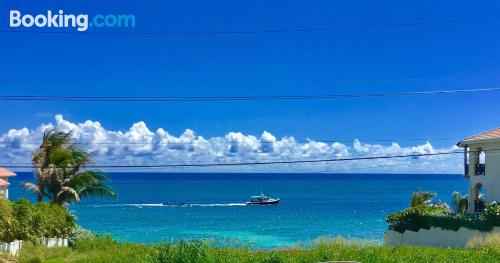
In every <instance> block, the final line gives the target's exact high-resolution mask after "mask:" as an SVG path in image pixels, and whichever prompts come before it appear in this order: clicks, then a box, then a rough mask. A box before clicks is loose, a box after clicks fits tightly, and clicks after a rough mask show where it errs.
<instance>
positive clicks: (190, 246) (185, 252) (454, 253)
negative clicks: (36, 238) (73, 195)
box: [13, 237, 500, 263]
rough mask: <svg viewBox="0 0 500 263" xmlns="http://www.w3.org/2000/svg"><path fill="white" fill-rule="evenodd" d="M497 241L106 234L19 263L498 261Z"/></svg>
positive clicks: (24, 256) (32, 248)
mask: <svg viewBox="0 0 500 263" xmlns="http://www.w3.org/2000/svg"><path fill="white" fill-rule="evenodd" d="M481 244H482V243H481ZM499 258H500V248H499V247H498V243H488V244H487V245H486V246H484V245H481V246H480V247H479V248H473V249H452V248H431V247H407V246H400V247H383V246H379V245H377V244H375V243H373V242H369V241H356V242H354V241H346V240H342V239H320V240H318V241H316V242H315V243H314V244H312V245H311V246H308V247H299V246H298V247H293V248H287V249H277V250H253V249H250V248H245V247H241V248H229V247H215V246H211V245H210V243H208V242H204V241H185V242H180V243H178V244H171V243H166V244H158V245H145V244H130V243H120V242H117V241H114V240H112V239H111V238H109V237H93V238H89V239H84V240H80V241H77V242H76V243H75V244H74V245H73V246H72V247H69V248H68V247H65V248H64V247H61V248H47V247H44V246H40V245H32V244H29V245H27V246H25V247H23V250H22V251H21V255H20V256H19V258H18V259H13V260H19V261H20V262H21V263H22V262H134V263H135V262H150V263H156V262H158V263H160V262H161V263H177V262H178V263H188V262H190V263H198V262H199V263H211V262H213V263H225V262H227V263H233V262H234V263H246V262H248V263H250V262H252V263H253V262H257V263H259V262H262V263H267V262H269V263H280V262H286V263H292V262H304V263H311V262H327V261H358V262H375V263H376V262H409V263H412V262H450V263H451V262H453V263H455V262H498V261H497V260H498V259H499Z"/></svg>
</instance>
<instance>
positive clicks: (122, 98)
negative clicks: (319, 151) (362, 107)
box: [0, 88, 500, 102]
mask: <svg viewBox="0 0 500 263" xmlns="http://www.w3.org/2000/svg"><path fill="white" fill-rule="evenodd" d="M495 91H500V88H477V89H453V90H430V91H405V92H385V93H351V94H326V95H269V96H50V95H0V100H4V101H86V102H97V101H100V102H203V101H206V102H210V101H276V100H333V99H352V98H372V97H396V96H422V95H436V94H440V95H444V94H455V93H473V92H495Z"/></svg>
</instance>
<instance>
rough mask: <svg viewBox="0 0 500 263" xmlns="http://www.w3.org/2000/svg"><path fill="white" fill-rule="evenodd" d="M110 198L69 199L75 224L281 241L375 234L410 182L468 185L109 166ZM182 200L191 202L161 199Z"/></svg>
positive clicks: (444, 190)
mask: <svg viewBox="0 0 500 263" xmlns="http://www.w3.org/2000/svg"><path fill="white" fill-rule="evenodd" d="M109 176H110V178H111V180H110V184H111V186H112V187H114V189H115V190H116V191H117V193H118V198H117V199H116V200H114V201H106V200H105V201H103V200H86V201H84V202H82V203H79V204H76V205H72V206H70V210H71V211H72V213H74V214H75V215H76V216H77V217H78V224H80V225H81V226H83V227H85V228H87V229H90V230H92V231H94V232H97V233H102V234H110V235H112V236H113V237H114V238H115V239H118V240H121V241H132V242H146V243H154V242H161V241H170V240H172V241H179V240H181V239H210V240H212V241H213V242H214V243H216V244H224V245H234V246H252V247H255V248H276V247H286V246H292V245H295V244H304V243H305V244H307V243H308V242H310V241H312V240H314V239H316V238H318V237H338V236H342V237H346V238H362V239H373V240H377V241H380V240H382V236H383V233H384V231H385V230H386V228H387V224H386V223H385V217H386V216H387V215H388V214H390V213H392V212H394V211H397V210H400V209H402V208H404V207H406V206H408V203H409V198H410V195H411V193H412V192H413V191H415V190H416V189H420V190H425V191H435V192H437V193H438V197H437V199H441V200H443V201H445V202H449V199H450V195H451V193H452V192H453V191H454V190H459V191H461V192H462V193H465V192H466V188H467V181H465V180H464V179H462V177H461V175H435V174H433V175H425V174H418V175H398V174H209V173H200V174H192V173H188V174H186V173H183V174H173V173H111V174H109ZM33 180H34V177H33V174H31V173H19V174H18V176H17V177H15V178H13V180H11V183H12V184H11V188H10V198H11V199H18V198H21V197H27V198H30V199H31V200H34V195H33V194H32V193H29V192H25V191H24V190H23V189H22V188H21V187H20V182H22V181H33ZM261 191H263V192H264V193H266V194H268V195H270V196H271V197H277V198H281V202H280V204H279V205H277V206H260V207H258V206H245V205H243V204H244V202H246V201H248V199H249V196H251V195H256V194H259V193H260V192H261ZM166 202H186V203H190V204H192V206H190V207H179V206H166V205H162V203H166Z"/></svg>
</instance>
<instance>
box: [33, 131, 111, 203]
mask: <svg viewBox="0 0 500 263" xmlns="http://www.w3.org/2000/svg"><path fill="white" fill-rule="evenodd" d="M32 162H33V168H34V171H35V177H36V183H29V182H27V183H24V187H25V188H26V189H28V190H31V191H33V192H34V193H36V195H37V200H38V202H39V203H40V202H42V201H43V200H44V198H48V199H49V200H50V202H51V203H54V204H58V205H68V204H71V203H74V202H79V201H80V199H81V198H84V197H105V198H114V197H115V196H116V194H115V192H114V191H113V189H111V187H109V186H108V185H107V177H106V176H105V174H104V173H103V172H101V171H98V170H92V169H87V168H88V166H89V165H90V164H92V159H91V158H90V155H89V154H88V153H86V152H84V151H82V150H80V149H78V147H76V144H75V143H74V142H73V132H71V131H70V132H62V131H57V130H55V129H52V128H49V129H47V130H45V132H44V134H43V138H42V143H41V145H40V147H39V148H38V149H37V150H36V151H35V152H34V153H33V157H32Z"/></svg>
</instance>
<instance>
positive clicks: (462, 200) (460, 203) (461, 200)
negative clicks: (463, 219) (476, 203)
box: [451, 191, 469, 215]
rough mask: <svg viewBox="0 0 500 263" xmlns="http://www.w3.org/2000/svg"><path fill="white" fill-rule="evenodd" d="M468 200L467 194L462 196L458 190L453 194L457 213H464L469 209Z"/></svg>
mask: <svg viewBox="0 0 500 263" xmlns="http://www.w3.org/2000/svg"><path fill="white" fill-rule="evenodd" d="M468 202H469V201H468V199H467V196H462V195H461V194H460V193H459V192H457V191H455V192H453V193H452V194H451V203H452V205H453V208H454V210H455V213H456V214H459V215H460V214H464V213H465V212H466V211H467V206H468Z"/></svg>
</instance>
